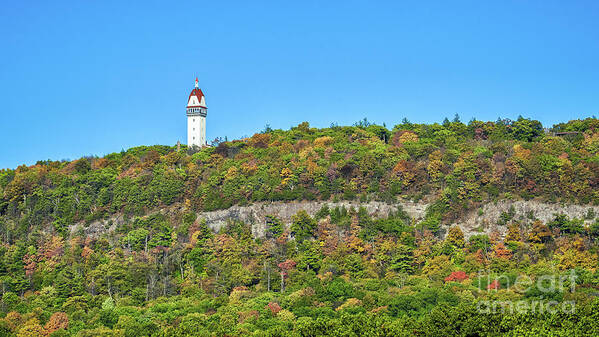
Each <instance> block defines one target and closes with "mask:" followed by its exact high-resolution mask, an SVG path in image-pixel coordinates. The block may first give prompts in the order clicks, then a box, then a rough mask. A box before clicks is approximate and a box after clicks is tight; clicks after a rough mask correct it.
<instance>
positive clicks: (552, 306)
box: [477, 270, 577, 314]
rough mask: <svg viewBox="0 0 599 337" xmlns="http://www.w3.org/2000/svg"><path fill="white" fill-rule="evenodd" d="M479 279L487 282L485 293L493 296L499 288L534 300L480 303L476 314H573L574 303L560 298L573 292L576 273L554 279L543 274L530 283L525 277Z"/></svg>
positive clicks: (554, 276)
mask: <svg viewBox="0 0 599 337" xmlns="http://www.w3.org/2000/svg"><path fill="white" fill-rule="evenodd" d="M482 275H483V274H481V273H480V272H479V279H485V278H486V281H487V284H488V286H487V291H488V292H497V290H498V289H499V288H500V287H501V288H511V289H512V290H514V291H515V292H518V293H521V294H534V297H535V299H524V300H518V301H513V300H481V301H479V302H478V304H477V309H478V311H479V312H480V313H486V314H496V313H519V314H535V313H539V314H543V313H549V314H553V313H556V312H563V313H566V314H573V313H574V312H575V311H576V303H575V302H574V301H563V300H562V297H563V294H564V293H566V292H570V293H573V292H574V290H575V288H576V278H577V275H576V272H575V271H574V270H571V271H570V272H569V273H568V274H565V275H564V274H562V275H555V274H553V275H552V274H546V275H542V276H540V277H537V278H536V279H535V280H533V279H532V278H531V277H529V276H527V275H519V276H517V277H515V278H513V277H509V276H506V275H501V276H499V277H491V276H490V275H489V273H485V275H487V276H482Z"/></svg>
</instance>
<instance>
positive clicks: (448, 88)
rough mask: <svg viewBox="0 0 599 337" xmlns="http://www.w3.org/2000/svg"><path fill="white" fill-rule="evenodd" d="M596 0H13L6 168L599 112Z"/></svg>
mask: <svg viewBox="0 0 599 337" xmlns="http://www.w3.org/2000/svg"><path fill="white" fill-rule="evenodd" d="M597 18H599V1H551V0H545V1H534V0H531V1H509V0H505V1H480V0H478V1H459V0H456V1H373V0H371V1H351V0H344V1H333V0H331V1H310V0H304V1H152V0H146V1H75V0H73V1H60V0H55V1H35V0H33V1H8V0H4V1H3V2H2V6H1V9H0V116H1V122H0V168H15V167H17V166H18V165H21V164H26V165H32V164H35V162H36V161H38V160H47V159H51V160H62V159H77V158H80V157H82V156H87V155H97V156H102V155H105V154H108V153H112V152H119V151H121V150H122V149H128V148H130V147H133V146H139V145H153V144H166V145H174V144H176V142H177V140H180V141H181V142H183V143H184V142H185V141H186V115H185V106H186V103H187V97H188V95H189V92H190V91H191V90H192V89H193V85H194V80H195V78H196V76H197V77H198V78H199V81H200V87H201V88H202V90H203V91H204V94H205V96H206V103H207V106H208V117H207V138H208V139H209V140H211V139H214V138H216V137H223V138H224V137H225V136H226V137H227V138H228V139H229V140H231V139H238V138H241V137H245V136H251V135H253V134H254V133H256V132H259V131H261V130H263V129H264V127H265V126H266V125H267V124H269V125H270V126H271V127H272V128H281V129H288V128H290V127H291V126H294V125H297V124H299V123H301V122H303V121H308V122H309V123H310V125H312V126H316V127H328V126H329V125H330V124H331V123H337V124H338V125H351V124H353V123H355V122H356V121H358V120H361V119H363V118H367V119H368V120H369V121H371V122H376V123H378V124H382V123H385V124H386V125H387V127H390V128H391V127H393V125H395V124H397V123H399V122H400V121H401V120H402V119H403V118H404V117H405V118H408V119H409V120H410V121H412V122H441V121H442V120H443V119H444V118H445V117H449V118H450V119H451V118H453V116H454V115H455V114H456V113H458V114H459V115H460V117H461V119H462V120H463V121H464V122H467V121H469V120H470V119H471V118H473V117H474V118H476V119H479V120H496V119H497V118H498V117H503V118H512V119H515V118H517V117H518V116H519V115H523V116H524V117H530V118H534V119H538V120H540V121H541V122H542V123H543V124H544V125H545V126H551V125H552V124H553V123H557V122H562V121H567V120H570V119H576V118H586V117H590V116H593V115H599V20H598V19H597Z"/></svg>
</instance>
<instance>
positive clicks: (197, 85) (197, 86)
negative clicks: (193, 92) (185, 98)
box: [196, 77, 200, 88]
mask: <svg viewBox="0 0 599 337" xmlns="http://www.w3.org/2000/svg"><path fill="white" fill-rule="evenodd" d="M199 87H200V85H199V84H198V78H197V77H196V88H199Z"/></svg>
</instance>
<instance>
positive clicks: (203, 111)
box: [187, 77, 208, 147]
mask: <svg viewBox="0 0 599 337" xmlns="http://www.w3.org/2000/svg"><path fill="white" fill-rule="evenodd" d="M207 114H208V108H207V107H206V99H205V98H204V93H203V92H202V89H200V87H199V86H198V78H197V77H196V84H195V88H194V89H193V90H192V91H191V94H189V98H188V99H187V146H189V147H192V146H194V145H196V146H200V147H202V146H205V145H206V115H207Z"/></svg>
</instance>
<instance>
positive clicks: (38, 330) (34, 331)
mask: <svg viewBox="0 0 599 337" xmlns="http://www.w3.org/2000/svg"><path fill="white" fill-rule="evenodd" d="M43 335H44V328H42V326H41V325H40V322H39V320H38V319H37V318H31V319H30V320H28V321H27V322H25V324H23V326H22V327H21V328H20V329H19V331H18V332H17V337H39V336H43Z"/></svg>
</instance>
